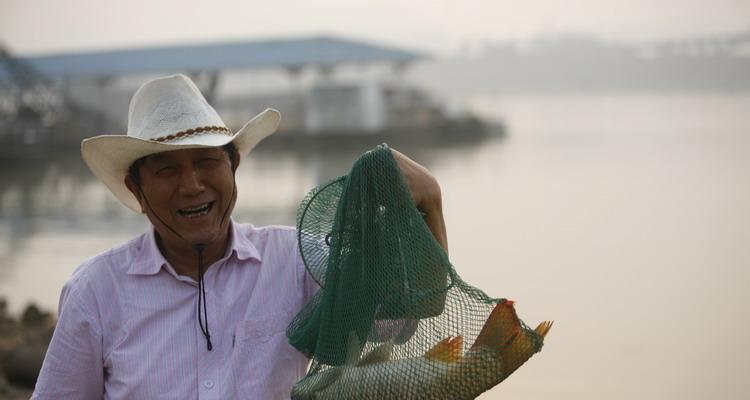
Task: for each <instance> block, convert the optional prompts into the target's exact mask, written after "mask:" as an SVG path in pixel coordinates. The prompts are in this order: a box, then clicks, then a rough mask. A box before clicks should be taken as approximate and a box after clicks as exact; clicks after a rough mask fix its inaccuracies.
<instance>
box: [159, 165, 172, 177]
mask: <svg viewBox="0 0 750 400" xmlns="http://www.w3.org/2000/svg"><path fill="white" fill-rule="evenodd" d="M174 170H175V167H174V166H172V165H168V166H166V167H161V168H159V169H157V170H156V174H157V175H168V174H171V173H172V172H174Z"/></svg>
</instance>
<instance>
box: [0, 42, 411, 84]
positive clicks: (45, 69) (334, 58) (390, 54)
mask: <svg viewBox="0 0 750 400" xmlns="http://www.w3.org/2000/svg"><path fill="white" fill-rule="evenodd" d="M422 57H424V55H423V54H420V53H416V52H411V51H406V50H400V49H395V48H389V47H383V46H376V45H372V44H368V43H363V42H357V41H351V40H341V39H336V38H331V37H314V38H306V39H283V40H262V41H246V42H231V43H211V44H201V45H193V46H165V47H151V48H139V49H128V50H116V51H100V52H87V53H77V54H61V55H52V56H41V57H28V58H20V59H19V60H20V61H23V62H24V64H26V65H28V66H30V67H32V68H34V69H35V70H36V71H37V72H39V73H40V74H41V75H43V76H46V77H50V78H67V79H81V78H96V77H109V76H115V75H121V74H134V73H151V72H155V73H158V72H172V71H183V72H199V71H218V70H223V69H234V68H270V67H284V68H298V67H304V66H333V65H336V64H341V63H359V62H379V61H385V62H394V63H404V62H409V61H413V60H416V59H418V58H422ZM3 67H4V66H2V65H0V79H3V78H7V77H8V74H7V71H2V70H3Z"/></svg>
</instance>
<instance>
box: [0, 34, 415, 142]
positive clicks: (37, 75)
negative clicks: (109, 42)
mask: <svg viewBox="0 0 750 400" xmlns="http://www.w3.org/2000/svg"><path fill="white" fill-rule="evenodd" d="M3 54H4V56H3V59H2V60H0V97H3V96H4V97H6V98H10V100H8V99H6V101H5V103H6V104H10V106H8V107H6V108H7V110H5V114H6V115H5V117H6V118H4V120H5V121H6V122H7V121H9V120H13V119H14V118H13V117H14V116H17V115H18V111H19V110H22V109H24V107H25V106H24V104H22V103H23V102H24V98H26V97H28V96H25V95H24V94H23V92H24V91H28V88H29V87H34V88H35V90H36V91H39V88H40V87H44V88H46V89H45V90H46V91H50V90H52V91H54V92H56V93H58V96H57V97H58V98H62V99H64V103H66V104H68V103H69V104H73V105H74V106H75V107H76V109H79V110H80V109H84V110H88V111H90V112H91V114H92V115H96V116H97V117H96V118H95V119H97V120H98V121H99V123H97V125H104V126H103V127H104V128H109V129H111V130H115V131H116V130H120V129H122V128H124V125H125V121H124V118H123V114H124V113H123V111H122V110H127V101H128V99H129V98H130V96H131V95H132V92H133V90H134V89H135V87H137V85H138V84H140V83H142V81H143V80H144V79H146V78H144V77H149V76H159V75H165V74H171V73H177V72H179V73H184V74H187V75H189V76H191V77H192V78H193V79H194V80H195V81H196V83H197V84H198V86H199V87H200V88H201V91H202V92H203V93H204V95H205V96H206V98H207V99H208V101H209V102H211V103H212V104H215V105H216V106H217V109H219V111H220V113H222V116H225V117H226V119H227V120H228V121H227V123H228V124H229V125H230V126H231V125H233V124H234V123H235V120H236V121H242V120H245V119H246V117H247V114H248V113H250V112H253V111H257V110H255V108H260V107H261V105H262V104H265V106H272V107H274V106H276V107H277V108H283V109H282V113H284V117H285V118H284V119H285V123H286V125H284V126H283V127H282V130H286V131H294V132H295V133H300V132H302V133H316V132H318V133H319V132H328V131H330V130H339V131H377V130H382V129H385V128H386V127H388V125H389V124H390V121H391V120H392V119H393V118H390V117H389V116H388V115H386V114H387V113H388V110H387V107H388V106H387V104H386V103H392V101H391V100H392V99H391V98H386V97H389V96H390V97H400V98H402V99H401V101H402V102H404V100H403V98H404V97H409V96H411V97H415V98H418V97H419V95H418V94H417V95H416V96H414V94H415V92H413V91H412V92H411V93H410V94H409V95H406V96H404V94H403V93H402V92H403V90H401V89H398V88H394V87H400V86H402V85H400V84H398V85H394V84H393V82H391V85H390V86H388V87H386V86H385V84H384V83H383V82H382V81H378V82H375V81H374V80H366V79H358V80H355V81H354V82H355V83H353V81H349V82H344V83H342V82H340V81H337V80H336V79H334V78H335V75H336V74H337V71H338V70H339V69H341V68H344V69H345V68H348V67H354V68H361V69H365V68H367V67H369V66H372V65H376V64H377V65H384V66H386V67H387V68H388V70H389V74H390V76H391V77H392V78H393V77H399V76H402V75H403V72H404V71H405V70H406V69H407V68H408V67H409V66H410V65H411V64H412V63H414V62H415V61H417V60H420V59H424V58H428V57H429V56H428V55H427V54H424V53H421V52H417V51H411V50H404V49H400V48H395V47H391V46H384V45H378V44H372V43H368V42H363V41H356V40H347V39H341V38H336V37H329V36H319V37H309V38H291V39H272V40H250V41H234V42H223V43H203V44H191V45H169V46H155V47H143V48H130V49H119V50H102V51H89V52H79V53H66V54H51V55H41V56H33V57H13V56H12V55H10V54H8V53H7V52H4V53H3ZM21 67H22V68H21ZM258 70H274V71H277V72H280V74H282V76H285V77H286V81H287V85H286V90H284V91H281V92H280V93H278V92H277V93H273V94H269V93H263V95H261V96H257V94H258V93H256V91H253V90H249V91H246V92H243V93H242V94H241V96H234V97H232V96H224V95H222V93H221V90H220V88H222V87H227V86H233V85H234V82H232V83H226V82H222V81H223V80H224V78H225V77H226V76H227V75H232V74H233V73H235V72H243V71H244V72H247V71H250V72H252V71H258ZM24 71H25V72H24ZM310 72H312V73H313V74H315V75H316V76H317V79H315V80H314V83H313V84H308V85H307V86H304V85H302V84H301V82H302V80H303V79H302V75H303V74H308V75H309V73H310ZM30 78H34V79H33V80H34V82H31V83H30V82H29V79H30ZM128 79H130V81H131V82H130V83H126V84H123V81H125V82H127V81H128ZM392 80H393V79H392ZM235 82H236V80H235ZM222 83H224V85H222ZM395 92H399V93H397V94H398V95H397V96H393V94H394V93H395ZM0 100H2V99H0ZM408 101H411V100H407V102H408ZM0 102H1V101H0ZM13 104H15V105H13ZM342 105H343V106H346V107H345V108H347V110H342V109H341V106H342ZM248 107H249V108H250V109H248ZM418 108H425V107H424V106H423V105H421V104H420V105H418ZM14 109H15V112H16V114H15V115H14V114H13V112H14ZM222 109H223V110H222ZM399 113H402V112H401V111H398V112H394V113H392V114H393V115H397V114H399ZM15 119H16V120H17V118H15ZM102 121H105V122H102ZM41 128H42V127H40V129H36V130H35V131H36V133H34V134H33V135H31V136H30V135H29V133H28V132H30V130H29V129H28V127H24V128H23V130H24V132H20V133H19V132H16V135H21V136H23V138H21V139H20V140H21V141H22V142H34V141H36V140H37V139H36V138H38V137H39V134H38V133H39V132H40V131H42V130H43V129H41ZM4 139H7V138H4ZM72 139H77V138H71V140H72Z"/></svg>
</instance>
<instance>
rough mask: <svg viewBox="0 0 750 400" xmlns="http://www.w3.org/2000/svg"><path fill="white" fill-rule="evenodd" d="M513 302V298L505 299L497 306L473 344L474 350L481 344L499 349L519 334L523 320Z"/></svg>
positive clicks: (488, 347)
mask: <svg viewBox="0 0 750 400" xmlns="http://www.w3.org/2000/svg"><path fill="white" fill-rule="evenodd" d="M513 303H514V302H513V301H511V300H504V301H502V302H500V303H498V304H497V305H496V306H495V308H494V309H493V310H492V312H491V313H490V316H489V317H488V318H487V322H485V323H484V326H483V327H482V330H481V331H480V332H479V336H477V339H476V340H475V341H474V344H473V345H472V346H471V349H472V350H474V349H475V348H477V347H480V346H481V347H485V348H487V349H492V350H495V351H499V350H500V348H501V347H503V346H505V345H507V344H508V343H509V342H510V341H511V340H513V339H514V338H515V337H516V335H518V333H519V332H520V331H521V321H520V320H519V319H518V316H517V315H516V310H515V308H513Z"/></svg>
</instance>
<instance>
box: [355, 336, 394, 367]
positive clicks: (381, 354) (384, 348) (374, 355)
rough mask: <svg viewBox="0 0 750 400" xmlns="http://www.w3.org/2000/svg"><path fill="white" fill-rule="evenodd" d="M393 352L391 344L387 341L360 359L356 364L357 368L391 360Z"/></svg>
mask: <svg viewBox="0 0 750 400" xmlns="http://www.w3.org/2000/svg"><path fill="white" fill-rule="evenodd" d="M392 351H393V342H392V341H390V340H389V341H387V342H385V343H383V344H381V345H380V346H378V347H376V348H375V349H373V350H372V351H371V352H369V353H367V354H366V355H365V356H364V357H362V358H361V359H360V360H359V362H357V366H358V367H363V366H365V365H370V364H377V363H381V362H385V361H388V360H390V359H391V352H392Z"/></svg>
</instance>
